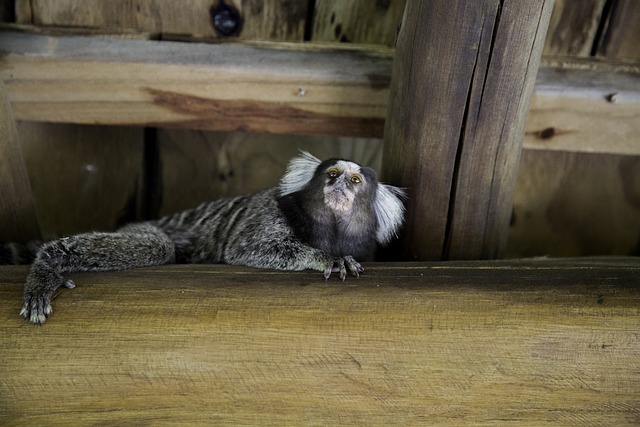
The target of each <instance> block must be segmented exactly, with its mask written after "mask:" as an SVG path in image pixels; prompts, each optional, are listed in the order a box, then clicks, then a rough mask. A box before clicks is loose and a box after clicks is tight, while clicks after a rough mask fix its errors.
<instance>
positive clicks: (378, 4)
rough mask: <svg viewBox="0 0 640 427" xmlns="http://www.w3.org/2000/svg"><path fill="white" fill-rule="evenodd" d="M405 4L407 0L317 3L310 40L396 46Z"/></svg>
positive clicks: (353, 0)
mask: <svg viewBox="0 0 640 427" xmlns="http://www.w3.org/2000/svg"><path fill="white" fill-rule="evenodd" d="M405 3H406V1H405V0H393V1H391V0H387V1H370V0H351V1H340V0H316V1H315V13H314V16H313V37H312V38H311V40H312V41H315V42H340V43H358V44H381V45H386V46H389V47H393V46H394V44H395V40H396V34H397V30H398V28H399V26H400V23H401V22H402V15H403V13H404V7H405Z"/></svg>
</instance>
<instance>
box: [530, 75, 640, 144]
mask: <svg viewBox="0 0 640 427" xmlns="http://www.w3.org/2000/svg"><path fill="white" fill-rule="evenodd" d="M639 117H640V73H631V72H622V71H618V72H616V71H611V70H606V69H605V70H601V69H598V68H594V69H584V70H571V69H563V68H561V67H558V68H552V67H544V68H540V70H539V72H538V78H537V83H536V88H535V91H534V95H533V98H532V100H531V109H530V110H529V115H528V118H527V124H526V134H525V141H524V146H525V147H527V148H531V149H542V150H560V151H572V152H586V153H611V154H630V155H638V154H640V120H639V119H638V118H639Z"/></svg>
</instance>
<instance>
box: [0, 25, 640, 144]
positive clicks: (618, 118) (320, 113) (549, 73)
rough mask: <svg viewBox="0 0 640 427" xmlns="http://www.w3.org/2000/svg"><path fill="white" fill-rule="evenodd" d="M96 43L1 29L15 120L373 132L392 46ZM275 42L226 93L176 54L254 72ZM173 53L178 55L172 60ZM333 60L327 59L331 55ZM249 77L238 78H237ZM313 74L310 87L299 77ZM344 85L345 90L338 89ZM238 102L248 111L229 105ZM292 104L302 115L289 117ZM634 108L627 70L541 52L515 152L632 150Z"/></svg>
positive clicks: (637, 91)
mask: <svg viewBox="0 0 640 427" xmlns="http://www.w3.org/2000/svg"><path fill="white" fill-rule="evenodd" d="M105 39H106V40H108V42H105ZM99 40H102V43H105V44H102V45H100V46H101V47H100V46H97V45H94V44H93V43H96V39H95V38H80V39H75V42H73V43H70V40H69V37H61V36H55V37H51V36H45V35H33V34H32V35H25V34H22V35H20V36H18V35H17V34H16V33H12V32H0V50H1V51H4V52H6V53H7V54H6V55H4V56H2V57H0V75H2V76H3V77H4V78H5V81H6V82H7V91H8V93H9V98H10V99H11V101H12V106H13V109H14V112H15V114H16V117H17V118H18V119H20V120H32V121H46V122H68V123H80V124H120V125H146V124H149V123H153V124H156V125H159V126H164V127H187V128H189V127H190V128H199V129H210V130H256V131H268V132H278V133H300V134H338V135H342V134H345V135H352V136H367V137H369V136H373V137H381V136H382V129H383V123H384V119H385V114H386V108H387V99H388V93H389V81H390V76H391V64H392V51H391V50H384V49H383V50H375V51H371V50H361V49H360V50H359V49H354V48H349V47H341V48H340V49H339V50H337V51H336V50H331V49H329V50H327V48H324V49H319V50H318V49H317V47H314V48H308V46H307V45H305V46H306V49H302V50H300V49H301V45H293V44H288V45H282V44H277V45H273V44H269V46H271V48H267V47H266V45H262V47H259V48H256V47H252V46H245V45H239V44H224V45H202V44H189V45H185V44H183V43H172V42H155V41H143V40H137V41H136V42H135V43H132V42H131V40H122V39H109V38H106V37H100V39H98V41H99ZM70 44H71V45H70ZM79 45H82V46H83V47H82V48H81V49H78V51H76V52H75V53H74V52H73V51H70V49H72V46H75V48H78V46H79ZM47 46H49V47H51V46H58V48H56V49H50V48H47ZM60 46H66V48H64V47H63V48H60ZM92 46H95V47H96V48H98V47H100V48H102V49H104V47H105V46H111V47H112V48H113V50H111V51H107V52H103V51H95V52H94V53H93V55H90V56H91V57H92V58H93V59H91V60H89V59H88V58H84V57H85V56H87V55H88V54H89V53H88V52H87V51H90V49H91V48H92ZM274 48H276V49H277V52H279V53H278V55H279V57H281V58H282V57H288V58H289V60H290V63H289V65H288V67H285V68H286V69H283V68H282V67H280V68H277V69H276V68H275V67H272V68H267V67H266V66H265V67H264V68H261V69H262V70H264V71H265V73H266V72H267V71H269V75H268V76H267V75H261V76H259V78H258V80H256V81H255V82H253V83H252V82H245V83H244V84H243V83H242V82H241V78H243V75H242V73H241V70H242V69H243V67H241V66H240V65H238V67H237V68H235V72H236V75H233V70H234V69H233V66H232V65H233V64H229V65H228V67H229V68H230V69H231V72H232V74H231V75H232V76H233V78H234V80H235V83H234V84H233V89H234V90H233V91H228V90H225V91H224V92H222V91H220V87H219V85H216V84H215V82H216V81H220V80H222V79H223V75H222V74H220V73H222V72H223V71H224V70H217V71H216V68H217V67H218V66H216V65H215V64H208V63H206V61H205V60H201V61H200V62H201V63H199V64H195V65H194V64H190V61H191V62H193V59H191V60H188V59H185V54H184V51H185V50H187V49H188V50H191V49H193V50H194V55H196V56H197V55H200V56H201V57H204V58H206V57H210V58H225V57H229V58H235V59H236V60H238V61H239V60H240V58H241V57H242V58H243V60H244V61H246V62H245V64H244V69H254V70H255V69H256V68H260V67H262V65H260V62H264V57H265V56H267V57H268V56H269V55H268V53H269V52H271V51H272V49H274ZM254 49H255V50H256V51H257V52H260V54H261V55H259V56H256V57H255V62H253V61H252V57H251V56H250V55H251V54H250V52H252V51H253V50H254ZM176 51H179V52H182V53H180V54H179V55H178V54H175V53H176ZM149 52H152V53H153V55H154V58H153V60H151V61H150V62H152V63H151V64H140V63H137V62H136V58H138V60H140V61H142V59H141V58H144V57H145V55H147V56H149V55H150V53H149ZM174 54H175V55H174ZM332 55H336V56H335V62H334V61H332V59H331V58H332V57H333V56H332ZM181 61H182V62H181ZM267 62H269V61H267ZM334 64H337V65H338V66H339V67H340V68H336V67H334ZM340 64H342V65H340ZM142 65H144V69H145V70H146V72H149V73H153V74H152V75H150V76H148V78H144V77H141V76H144V75H143V74H141V71H140V68H141V66H142ZM356 65H357V66H356ZM296 67H297V68H296ZM311 67H313V69H310V68H311ZM196 68H197V70H201V71H197V70H194V69H196ZM107 69H108V70H113V72H111V73H109V72H107V71H106V70H107ZM61 70H63V71H64V72H61ZM116 71H117V72H116ZM135 73H137V74H135ZM237 73H239V74H240V75H238V74H237ZM293 75H295V76H293ZM253 77H255V76H253ZM253 77H252V76H251V75H246V78H247V79H250V78H253ZM207 78H208V79H209V80H206V79H207ZM312 80H313V81H315V84H317V90H312V88H311V87H310V86H309V85H306V84H305V85H303V84H302V82H309V81H312ZM296 83H300V84H296ZM227 84H228V82H225V83H221V84H220V85H222V86H226V85H227ZM103 86H105V87H103ZM150 88H155V90H156V91H158V92H156V93H165V92H171V94H172V95H171V96H170V97H169V96H167V97H165V98H171V99H172V100H173V101H174V103H173V104H171V103H169V102H165V101H163V100H164V98H163V97H161V96H158V97H156V98H154V97H153V96H151V95H150V93H149V90H150ZM299 89H302V92H300V91H299ZM343 89H344V91H345V93H348V96H344V95H341V94H340V93H341V91H342V90H343ZM265 92H266V95H268V96H265ZM292 92H294V94H293V95H292ZM302 94H303V95H304V96H300V95H302ZM331 94H333V98H332V99H330V97H331ZM610 95H613V96H610ZM269 97H270V98H269ZM353 97H357V98H353ZM354 99H356V100H357V102H355V103H354V102H353V101H354ZM239 101H242V103H244V105H246V104H250V105H252V108H246V109H240V108H238V107H237V103H238V102H239ZM612 101H613V102H612ZM177 106H183V108H178V107H177ZM184 106H190V107H189V108H187V107H184ZM234 106H235V107H234ZM285 107H286V108H285ZM225 109H226V110H225ZM278 109H280V110H285V112H286V111H288V112H289V113H288V114H284V113H283V115H282V116H278V115H276V114H275V113H274V110H278ZM296 109H300V110H301V111H300V112H299V113H297V114H296V113H295V111H296ZM221 110H225V111H226V113H223V112H221ZM639 111H640V69H638V67H637V66H633V65H632V64H617V65H615V64H614V65H610V64H603V63H601V62H594V61H588V60H584V61H581V60H576V59H566V60H553V59H549V60H546V61H545V63H544V67H542V68H541V69H540V72H539V74H538V79H537V82H536V87H535V90H534V97H533V100H532V105H531V109H530V111H529V116H528V120H527V126H526V131H527V135H526V138H525V141H524V147H525V148H531V149H544V150H563V151H576V152H602V153H612V154H631V155H640V145H639V144H637V143H635V142H636V141H637V140H638V138H640V130H639V129H638V121H637V120H636V117H637V116H638V112H639ZM225 114H226V116H225ZM266 117H272V118H273V121H271V120H265V118H266ZM611 135H614V136H615V137H614V138H611Z"/></svg>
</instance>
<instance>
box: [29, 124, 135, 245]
mask: <svg viewBox="0 0 640 427" xmlns="http://www.w3.org/2000/svg"><path fill="white" fill-rule="evenodd" d="M18 130H19V132H20V135H21V138H22V145H23V153H24V159H25V164H26V166H27V170H28V174H29V178H30V182H31V189H32V193H33V198H34V200H36V201H37V203H38V210H37V215H38V223H39V224H40V229H41V231H42V235H43V237H44V238H55V237H61V236H65V235H69V234H72V233H79V232H86V231H92V230H113V229H115V228H117V227H118V226H119V225H122V222H131V221H134V220H139V219H142V218H141V216H140V213H139V206H138V202H141V200H140V199H141V197H142V196H141V193H142V192H143V190H142V189H141V188H140V187H141V185H142V183H143V170H144V169H143V157H144V137H143V134H144V131H143V129H142V128H134V127H116V126H83V125H65V124H54V123H34V122H29V123H27V122H20V123H18Z"/></svg>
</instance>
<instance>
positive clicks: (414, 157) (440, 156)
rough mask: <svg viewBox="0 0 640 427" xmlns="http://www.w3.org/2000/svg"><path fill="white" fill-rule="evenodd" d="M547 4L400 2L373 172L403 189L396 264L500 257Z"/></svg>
mask: <svg viewBox="0 0 640 427" xmlns="http://www.w3.org/2000/svg"><path fill="white" fill-rule="evenodd" d="M552 5H553V2H547V1H529V2H524V1H521V2H509V3H505V4H504V5H502V7H498V3H496V2H491V1H486V2H482V1H480V2H469V1H458V2H454V3H451V2H446V1H434V2H430V3H429V6H428V7H427V6H426V4H425V3H421V2H419V1H417V0H416V1H412V0H409V1H408V2H407V6H406V11H405V15H404V16H405V22H403V24H402V29H401V31H400V35H399V37H398V44H397V47H396V56H395V61H394V70H393V78H392V81H391V88H390V96H389V103H388V109H387V121H386V123H385V151H384V166H385V168H384V170H383V177H384V178H385V179H387V180H388V181H390V182H393V183H395V184H398V185H401V186H403V187H407V188H408V189H409V199H408V209H407V219H406V222H405V226H404V232H403V239H402V256H403V258H404V259H410V260H429V259H431V260H433V259H474V258H495V257H499V256H500V254H502V253H503V251H504V248H505V245H506V239H507V232H508V224H509V220H510V216H511V208H512V205H511V202H512V201H511V197H512V191H513V186H514V184H515V179H516V175H517V168H518V161H519V157H520V151H521V148H522V141H523V134H524V126H525V122H526V117H527V112H528V108H529V104H530V97H531V93H532V92H533V87H534V83H535V77H536V74H537V71H538V63H539V60H540V55H541V52H542V44H543V42H544V36H545V34H546V29H547V25H548V22H549V17H550V15H551V9H552ZM445 41H446V42H445ZM516 45H517V46H518V47H517V48H515V47H514V46H516ZM416 46H420V48H419V49H417V48H416Z"/></svg>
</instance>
